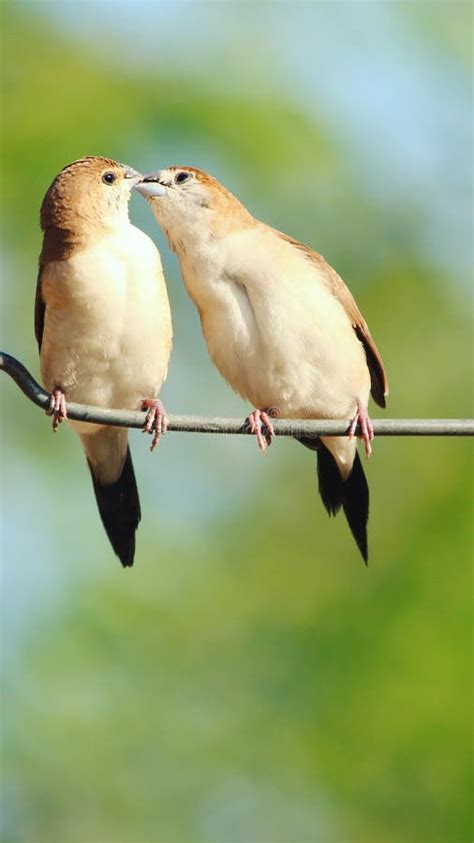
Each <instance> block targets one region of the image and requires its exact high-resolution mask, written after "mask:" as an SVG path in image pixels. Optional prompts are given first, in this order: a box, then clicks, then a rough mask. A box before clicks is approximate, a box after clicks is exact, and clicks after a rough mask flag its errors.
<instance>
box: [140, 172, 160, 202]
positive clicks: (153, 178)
mask: <svg viewBox="0 0 474 843" xmlns="http://www.w3.org/2000/svg"><path fill="white" fill-rule="evenodd" d="M160 177H161V174H160V171H159V170H158V171H157V172H156V173H148V175H146V176H143V178H142V179H141V181H139V182H138V184H136V185H135V190H138V192H139V193H141V194H142V196H144V197H145V198H146V199H150V198H152V197H153V196H166V187H165V186H164V184H161V183H160Z"/></svg>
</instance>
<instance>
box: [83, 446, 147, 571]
mask: <svg viewBox="0 0 474 843" xmlns="http://www.w3.org/2000/svg"><path fill="white" fill-rule="evenodd" d="M87 462H88V464H89V468H90V472H91V476H92V483H93V485H94V492H95V497H96V500H97V506H98V507H99V513H100V517H101V519H102V524H103V525H104V527H105V532H106V533H107V535H108V537H109V540H110V543H111V545H112V547H113V549H114V551H115V553H116V554H117V556H118V558H119V559H120V561H121V563H122V565H123V566H124V568H130V567H131V566H132V565H133V557H134V555H135V530H136V529H137V527H138V524H139V522H140V518H141V511H140V500H139V498H138V489H137V482H136V480H135V473H134V471H133V465H132V458H131V456H130V448H127V456H126V457H125V462H124V465H123V469H122V474H121V475H120V477H119V479H118V480H116V482H115V483H109V484H108V485H102V484H101V483H100V482H99V480H97V478H96V477H94V473H93V471H92V466H91V463H90V462H89V460H88V461H87Z"/></svg>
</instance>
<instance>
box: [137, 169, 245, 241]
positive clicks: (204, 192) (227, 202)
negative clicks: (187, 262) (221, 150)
mask: <svg viewBox="0 0 474 843" xmlns="http://www.w3.org/2000/svg"><path fill="white" fill-rule="evenodd" d="M135 189H136V190H138V192H139V193H141V194H142V196H145V198H146V199H147V200H148V202H149V204H150V207H151V209H152V211H153V213H154V215H155V217H156V218H157V220H158V222H159V223H160V225H161V226H162V227H163V228H164V230H165V232H166V234H167V236H168V239H169V241H170V244H171V246H172V248H174V249H175V250H176V249H177V248H179V244H180V243H181V242H184V241H186V239H188V238H190V237H192V238H193V239H195V240H197V241H199V240H201V239H207V238H209V237H210V236H213V237H218V236H220V235H223V234H225V233H227V232H228V231H230V229H231V228H232V227H235V226H237V225H242V223H243V221H244V220H245V221H247V220H250V219H251V216H250V214H249V212H248V211H247V210H246V208H245V207H244V206H243V205H242V204H241V203H240V202H239V200H238V199H236V197H235V196H233V195H232V193H230V191H228V190H227V189H226V188H225V187H224V186H223V185H222V184H221V183H220V182H218V181H217V179H215V178H214V176H211V175H209V173H205V172H204V170H198V169H197V168H196V167H167V168H166V169H164V170H158V171H157V172H155V173H150V174H149V175H147V176H144V177H143V179H142V180H141V181H140V182H138V183H137V184H136V185H135Z"/></svg>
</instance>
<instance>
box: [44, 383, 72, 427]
mask: <svg viewBox="0 0 474 843" xmlns="http://www.w3.org/2000/svg"><path fill="white" fill-rule="evenodd" d="M46 415H47V416H52V417H53V424H52V427H53V433H56V431H57V429H58V427H59V425H60V424H61V422H63V421H64V419H67V410H66V396H65V395H64V392H63V391H62V389H61V388H60V387H59V386H57V387H56V389H53V391H52V393H51V395H50V398H49V407H48V409H47V410H46Z"/></svg>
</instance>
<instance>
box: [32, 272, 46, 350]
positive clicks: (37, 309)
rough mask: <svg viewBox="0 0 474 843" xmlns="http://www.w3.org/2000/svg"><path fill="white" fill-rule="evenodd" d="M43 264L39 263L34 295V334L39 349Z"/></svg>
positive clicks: (41, 322)
mask: <svg viewBox="0 0 474 843" xmlns="http://www.w3.org/2000/svg"><path fill="white" fill-rule="evenodd" d="M43 268H44V267H43V265H42V264H40V268H39V272H38V280H37V282H36V297H35V336H36V342H37V343H38V348H39V350H40V351H41V342H42V340H43V328H44V312H45V310H46V307H45V303H44V301H43V295H42V292H41V276H42V274H43Z"/></svg>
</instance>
